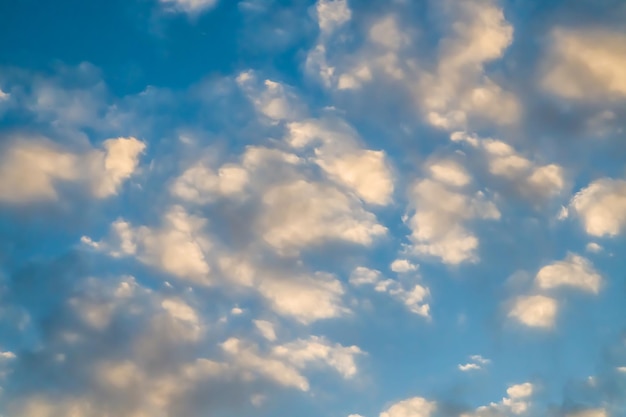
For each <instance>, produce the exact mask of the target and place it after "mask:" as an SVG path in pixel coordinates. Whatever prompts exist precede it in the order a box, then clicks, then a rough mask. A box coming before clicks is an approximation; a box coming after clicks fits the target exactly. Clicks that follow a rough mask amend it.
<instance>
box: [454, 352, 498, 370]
mask: <svg viewBox="0 0 626 417" xmlns="http://www.w3.org/2000/svg"><path fill="white" fill-rule="evenodd" d="M470 360H471V362H468V363H466V364H459V365H458V368H459V370H460V371H463V372H468V371H478V370H480V369H482V368H483V366H484V365H487V364H489V363H491V361H490V360H489V359H485V358H483V357H482V356H480V355H472V356H470Z"/></svg>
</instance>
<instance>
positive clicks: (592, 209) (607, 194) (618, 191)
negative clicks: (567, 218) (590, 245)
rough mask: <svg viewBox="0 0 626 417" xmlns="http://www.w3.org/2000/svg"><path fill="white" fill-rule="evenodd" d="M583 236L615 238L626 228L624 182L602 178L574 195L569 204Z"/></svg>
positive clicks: (625, 186)
mask: <svg viewBox="0 0 626 417" xmlns="http://www.w3.org/2000/svg"><path fill="white" fill-rule="evenodd" d="M570 205H571V207H572V208H573V209H574V211H575V212H576V214H577V215H578V216H579V217H580V219H581V220H582V222H583V225H584V227H585V231H586V232H587V234H589V235H591V236H596V237H602V236H616V235H618V234H620V233H621V231H622V230H623V229H624V226H625V225H626V181H623V180H613V179H609V178H602V179H599V180H597V181H594V182H592V183H591V184H589V185H588V186H587V188H584V189H582V190H581V191H580V192H578V193H577V194H576V195H575V196H574V198H573V199H572V201H571V203H570Z"/></svg>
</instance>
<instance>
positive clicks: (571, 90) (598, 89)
mask: <svg viewBox="0 0 626 417" xmlns="http://www.w3.org/2000/svg"><path fill="white" fill-rule="evenodd" d="M625 57H626V34H625V33H622V32H618V31H612V30H610V29H606V28H588V29H585V28H557V29H554V30H553V32H552V34H551V40H550V43H549V47H548V48H547V51H546V56H545V58H544V59H545V62H544V63H543V66H544V69H543V76H542V78H541V85H542V87H543V88H544V89H546V90H547V91H549V92H551V93H553V94H556V95H558V96H561V97H563V98H566V99H573V100H582V101H589V100H603V99H624V98H626V81H625V80H626V58H625Z"/></svg>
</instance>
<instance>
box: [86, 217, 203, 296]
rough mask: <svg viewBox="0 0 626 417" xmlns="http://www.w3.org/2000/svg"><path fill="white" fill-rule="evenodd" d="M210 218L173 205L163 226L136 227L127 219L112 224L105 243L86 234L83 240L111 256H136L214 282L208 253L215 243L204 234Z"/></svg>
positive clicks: (172, 271) (185, 275)
mask: <svg viewBox="0 0 626 417" xmlns="http://www.w3.org/2000/svg"><path fill="white" fill-rule="evenodd" d="M206 223H207V222H206V220H205V219H203V218H200V217H197V216H193V215H190V214H188V213H187V211H185V209H184V208H183V207H181V206H173V207H171V208H170V209H169V210H168V211H167V212H166V213H165V215H164V217H163V226H162V227H161V228H151V227H148V226H140V227H133V226H132V225H131V224H130V223H128V222H126V221H125V220H122V219H120V220H117V221H115V222H114V223H113V224H112V225H111V236H110V238H109V239H108V240H105V241H102V242H93V241H92V240H91V239H90V238H87V237H83V239H82V241H83V242H85V243H87V244H89V245H91V246H94V247H95V248H97V249H100V250H107V251H108V252H109V253H110V255H111V256H114V257H121V256H134V257H136V258H137V259H138V260H139V261H141V262H142V263H144V264H146V265H149V266H151V267H153V268H156V269H160V270H162V271H163V272H166V273H168V274H172V275H174V276H176V277H178V278H180V279H185V280H189V281H192V282H195V283H198V284H204V285H207V284H209V283H211V279H210V277H209V272H210V271H211V268H210V266H209V264H208V261H207V254H208V251H209V249H210V248H211V247H212V244H211V242H210V240H209V239H208V237H207V236H206V235H205V234H204V232H203V229H204V227H205V225H206Z"/></svg>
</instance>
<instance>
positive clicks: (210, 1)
mask: <svg viewBox="0 0 626 417" xmlns="http://www.w3.org/2000/svg"><path fill="white" fill-rule="evenodd" d="M159 1H160V2H161V4H163V5H164V6H165V7H168V8H171V9H173V10H176V11H180V12H185V13H189V14H197V13H200V12H203V11H205V10H208V9H211V8H213V7H215V6H216V5H217V2H218V1H219V0H159Z"/></svg>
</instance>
